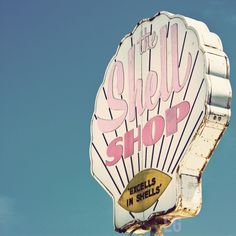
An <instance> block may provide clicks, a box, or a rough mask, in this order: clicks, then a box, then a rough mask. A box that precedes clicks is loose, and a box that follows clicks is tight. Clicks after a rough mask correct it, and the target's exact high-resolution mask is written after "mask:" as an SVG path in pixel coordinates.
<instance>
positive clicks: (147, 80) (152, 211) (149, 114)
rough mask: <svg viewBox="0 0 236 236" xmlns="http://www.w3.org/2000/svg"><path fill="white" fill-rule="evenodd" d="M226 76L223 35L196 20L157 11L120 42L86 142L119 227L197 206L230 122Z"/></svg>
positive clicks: (183, 213)
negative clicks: (206, 169) (208, 169)
mask: <svg viewBox="0 0 236 236" xmlns="http://www.w3.org/2000/svg"><path fill="white" fill-rule="evenodd" d="M228 79H229V62H228V58H227V56H226V55H225V53H224V52H223V49H222V44H221V41H220V39H219V37H218V36H217V35H215V34H213V33H211V32H209V30H208V28H207V26H206V25H205V24H204V23H202V22H199V21H196V20H192V19H190V18H186V17H183V16H179V15H172V14H170V13H167V12H161V13H159V14H157V15H156V16H155V17H153V18H151V19H147V20H143V21H141V22H140V23H139V24H138V25H137V26H136V28H135V29H134V30H133V32H132V33H130V34H129V35H127V36H126V37H125V38H124V39H123V40H122V42H121V43H120V45H119V47H118V49H117V52H116V53H115V55H114V57H113V58H112V59H111V61H110V63H109V65H108V67H107V70H106V73H105V76H104V81H103V83H102V85H101V87H100V89H99V91H98V94H97V99H96V104H95V109H94V115H93V118H92V122H91V149H90V154H91V163H92V167H91V170H92V173H93V175H94V176H95V177H96V179H97V180H98V181H99V182H100V183H101V184H102V186H103V187H104V188H105V189H106V190H107V191H108V193H109V194H110V195H111V196H112V197H113V201H114V222H115V227H116V229H117V230H118V231H120V232H123V231H131V230H132V229H134V228H135V229H136V228H137V229H138V228H139V229H138V230H139V232H140V231H143V230H149V226H150V225H151V224H152V223H151V222H154V223H155V222H161V220H163V222H164V223H166V224H168V223H169V222H171V221H173V220H174V219H175V218H179V217H189V216H194V215H196V214H197V213H198V212H199V210H200V207H201V182H200V181H201V178H200V176H201V173H202V171H203V169H204V167H205V166H206V164H207V163H208V161H209V158H210V156H211V155H212V151H213V150H214V149H215V147H216V145H217V143H218V141H219V139H220V137H221V136H222V133H223V132H224V130H225V128H226V127H227V125H228V122H229V117H230V98H231V87H230V83H229V80H228ZM164 223H163V224H164Z"/></svg>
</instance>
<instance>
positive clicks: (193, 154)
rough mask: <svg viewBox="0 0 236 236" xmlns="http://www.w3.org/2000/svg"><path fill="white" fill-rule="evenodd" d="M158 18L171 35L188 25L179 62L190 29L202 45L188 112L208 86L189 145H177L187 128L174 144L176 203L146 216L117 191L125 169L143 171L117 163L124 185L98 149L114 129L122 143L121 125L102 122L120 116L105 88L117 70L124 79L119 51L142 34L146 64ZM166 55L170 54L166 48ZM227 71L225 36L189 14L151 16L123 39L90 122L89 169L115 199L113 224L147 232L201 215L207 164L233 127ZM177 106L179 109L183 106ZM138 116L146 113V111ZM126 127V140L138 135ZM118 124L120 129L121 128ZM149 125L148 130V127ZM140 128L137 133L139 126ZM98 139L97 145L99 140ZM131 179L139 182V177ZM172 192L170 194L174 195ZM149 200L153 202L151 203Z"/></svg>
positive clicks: (190, 135) (190, 134)
mask: <svg viewBox="0 0 236 236" xmlns="http://www.w3.org/2000/svg"><path fill="white" fill-rule="evenodd" d="M159 19H160V20H161V19H164V20H165V21H166V27H163V28H162V29H163V32H167V34H168V33H169V31H170V30H172V31H171V33H170V34H172V35H174V34H175V32H176V27H175V25H176V24H177V23H176V22H180V23H179V24H183V27H185V29H186V31H185V33H184V32H182V31H181V32H180V33H179V35H180V34H181V37H182V38H181V40H182V41H183V46H182V50H179V51H181V52H179V54H180V55H181V56H180V59H179V61H178V63H179V64H180V61H181V59H182V53H183V50H184V49H183V48H184V44H185V41H187V39H186V35H187V32H191V34H193V35H194V37H196V40H197V44H198V45H197V46H198V51H197V53H196V56H195V57H194V58H192V59H191V60H192V61H191V70H190V71H189V76H188V77H189V78H190V79H191V76H192V73H193V69H194V66H195V64H196V61H197V58H198V57H201V63H202V64H201V68H202V71H201V73H199V75H201V76H202V78H199V84H198V86H199V85H200V86H199V87H198V88H193V89H195V90H196V97H195V99H192V101H191V102H192V103H191V109H190V108H189V110H188V112H189V113H190V115H191V112H192V111H193V112H194V110H195V109H197V108H196V107H195V108H194V105H195V102H196V101H197V100H196V99H197V97H198V95H199V94H200V93H201V88H202V86H205V87H204V89H205V92H204V97H203V98H202V99H203V101H202V102H203V103H202V104H203V106H204V109H203V110H202V111H201V113H199V117H198V119H197V122H196V123H195V124H193V126H194V127H193V129H192V131H191V130H190V131H189V137H186V140H187V142H186V143H185V145H182V144H179V143H180V142H181V140H182V136H183V133H184V132H182V135H181V134H179V136H178V141H179V140H180V141H179V142H178V141H176V145H177V146H179V145H182V147H181V148H182V151H181V152H180V153H179V156H178V158H177V159H176V162H175V163H173V159H172V161H171V160H170V165H169V168H168V170H171V169H173V171H172V173H171V171H170V173H171V174H173V173H174V174H173V175H172V178H173V179H174V186H175V192H174V193H175V194H176V196H175V203H174V204H172V207H169V208H168V207H167V208H166V209H165V208H164V207H162V208H163V209H164V210H162V211H160V209H159V210H157V211H155V210H154V211H151V212H147V213H146V215H145V214H144V215H143V217H142V216H141V215H138V214H140V213H137V217H136V215H135V214H134V212H131V211H129V208H128V210H125V209H124V208H123V209H122V207H121V206H119V204H118V202H119V201H118V200H119V198H120V196H121V195H122V192H121V191H120V190H119V186H122V185H123V189H125V188H128V187H129V183H130V182H131V179H132V178H128V177H129V176H128V174H127V169H128V172H129V171H130V172H133V177H134V178H135V176H136V175H139V172H141V171H140V170H138V169H137V170H135V171H134V169H132V168H131V167H130V169H129V168H127V169H126V168H124V171H123V172H121V170H119V167H120V166H118V165H116V166H115V167H114V172H117V173H116V174H117V176H118V177H117V178H118V179H120V180H121V183H120V185H118V183H117V182H116V180H115V179H114V178H113V173H114V172H112V171H110V169H109V168H110V166H113V165H114V163H115V161H116V160H115V158H114V160H113V162H112V161H110V162H109V161H108V159H107V156H106V154H107V153H109V151H107V153H105V154H104V153H103V154H102V153H101V151H100V150H99V149H101V148H100V146H101V144H100V141H101V140H102V141H101V142H104V147H106V148H107V147H109V145H110V144H109V141H108V138H110V133H113V135H114V134H115V137H116V143H118V141H121V140H123V139H122V138H121V139H118V136H119V135H118V133H117V130H118V129H113V130H112V129H111V128H109V127H108V126H106V125H103V123H104V124H105V122H103V120H102V119H101V118H100V117H101V116H103V114H105V113H107V114H108V115H109V116H110V119H111V120H114V118H115V117H119V116H120V113H119V112H118V111H115V110H112V103H110V104H109V101H108V100H109V96H113V95H114V94H112V93H110V94H109V91H108V89H106V88H107V87H109V84H108V82H107V81H108V77H109V76H110V77H111V75H113V76H114V74H115V73H117V76H118V74H119V76H121V77H119V78H123V77H122V72H123V71H120V72H119V69H117V68H119V66H120V65H119V64H118V62H117V61H119V52H120V51H122V50H124V51H125V52H126V51H127V50H125V47H126V42H127V41H130V42H131V48H132V47H133V44H134V43H133V41H135V40H136V42H138V40H137V38H135V34H136V35H138V34H139V35H141V38H140V41H139V45H141V46H140V55H141V56H140V59H138V60H140V63H141V65H142V67H143V64H145V62H143V60H142V57H143V55H144V54H145V53H146V52H148V51H150V52H151V50H152V49H153V48H154V47H155V46H156V43H157V40H159V41H161V40H162V39H161V35H158V36H159V38H158V39H157V38H156V39H155V35H154V32H153V31H152V30H153V29H152V23H153V22H156V21H158V20H159ZM150 26H151V28H150V31H147V28H149V27H150ZM165 30H166V31H165ZM137 32H138V34H137ZM167 37H168V36H167ZM172 39H173V40H172V41H173V42H175V41H176V40H177V39H175V38H174V36H172ZM142 40H144V41H145V40H149V43H148V44H145V42H144V44H143V42H142ZM194 40H195V39H194ZM194 42H195V41H194ZM194 42H193V44H194ZM162 44H165V41H163V40H162ZM177 44H178V42H177ZM137 45H138V43H137ZM195 46H196V45H195ZM195 46H193V47H195ZM189 48H190V50H191V47H190V46H189ZM160 50H162V49H160ZM173 50H174V43H172V52H171V53H172V54H173ZM166 53H167V56H168V51H167V52H166ZM122 55H123V54H122ZM129 55H131V56H132V51H130V52H129ZM164 55H165V53H164ZM131 56H130V57H131ZM172 58H173V56H172ZM129 59H130V58H128V59H124V60H125V61H126V63H127V64H129V63H131V64H132V61H131V62H130V60H129ZM173 60H174V59H172V62H173ZM183 60H185V61H187V60H188V59H187V56H185V59H183ZM114 63H116V64H115V65H116V67H114ZM149 63H150V54H149ZM186 64H187V63H186ZM189 64H190V63H189ZM173 65H174V62H173V63H172V67H173ZM167 66H169V64H168V63H167ZM112 68H113V71H112ZM163 68H164V67H163ZM163 68H162V71H163ZM125 70H126V71H128V72H127V73H129V76H132V71H131V72H129V68H128V69H127V68H126V69H124V71H125ZM135 70H139V68H135ZM111 71H112V72H111ZM149 71H150V66H149ZM172 71H173V68H172ZM137 73H139V72H137ZM140 73H142V72H140ZM229 74H230V71H229V60H228V57H227V55H226V54H225V53H224V52H223V47H222V43H221V40H220V39H219V37H218V36H217V35H216V34H214V33H211V32H210V31H209V29H208V28H207V26H206V25H205V24H204V23H202V22H200V21H196V20H193V19H190V18H188V17H184V16H181V15H174V14H171V13H169V12H160V13H158V14H157V15H155V16H154V17H152V18H149V19H144V20H142V21H140V22H139V23H138V24H137V26H136V27H135V29H134V30H133V31H132V32H131V33H130V34H128V35H127V36H125V37H124V39H123V40H122V41H121V43H120V45H119V47H118V49H117V51H116V53H115V55H114V57H113V58H112V59H111V61H110V63H109V65H108V67H107V71H106V73H105V76H104V81H103V83H102V85H101V87H100V89H99V91H98V96H97V99H96V103H95V108H94V114H93V117H92V121H91V145H90V158H91V172H92V175H93V176H94V177H95V178H96V179H97V180H98V182H99V183H100V184H101V185H102V186H103V187H104V188H105V190H106V191H107V192H108V193H109V194H110V195H111V196H112V198H113V202H114V212H115V216H114V223H115V228H116V230H117V231H118V232H137V233H142V232H145V231H147V230H151V229H152V228H153V226H154V225H156V224H158V225H161V227H166V226H168V225H170V224H171V222H173V221H174V220H175V219H179V218H185V217H192V216H195V215H197V214H198V213H199V211H200V209H201V205H202V196H201V194H202V190H201V177H202V173H203V171H204V169H205V167H206V165H207V164H208V162H209V160H210V157H211V156H212V154H213V151H214V150H215V148H216V146H217V144H218V143H219V141H220V139H221V137H222V135H223V133H224V131H225V130H226V128H227V126H228V125H229V120H230V115H231V112H230V106H231V98H232V91H231V86H230V82H229ZM150 77H151V75H150ZM146 80H148V79H146ZM151 80H152V81H153V79H150V81H151ZM196 81H197V79H196ZM150 83H151V82H150ZM111 86H113V84H112V83H111ZM117 86H118V85H117ZM151 86H152V85H151ZM188 86H189V83H186V85H185V87H187V89H188ZM176 87H177V88H178V85H176ZM119 89H120V93H119V95H121V97H120V99H121V100H123V97H122V88H119V86H118V90H119ZM147 91H148V93H151V91H152V88H149V90H147ZM186 91H187V90H186ZM127 93H128V92H127ZM185 93H186V92H185ZM163 94H164V92H163ZM173 94H174V92H173ZM173 94H172V97H171V105H170V108H171V107H172V100H173V96H174V95H173ZM176 94H177V92H176ZM102 96H103V98H101V97H102ZM199 96H203V95H201V94H200V95H199ZM184 97H186V94H185V95H184ZM116 99H117V98H116ZM168 99H169V98H167V99H166V101H167V100H168ZM150 100H151V99H150ZM164 100H165V98H164ZM106 103H108V104H109V105H107V104H106ZM120 103H121V102H120ZM151 103H152V102H151V101H150V102H149V104H148V105H147V106H149V107H151V105H152V104H151ZM123 105H124V104H123ZM136 105H137V104H136ZM182 105H183V106H184V105H186V109H187V104H181V106H182ZM121 106H122V104H120V107H121ZM123 107H124V106H123ZM178 108H179V110H180V106H179V107H178ZM176 110H177V108H176ZM134 111H135V113H133V114H136V128H138V126H137V123H138V122H139V121H138V119H137V107H136V108H135V110H134ZM113 112H114V113H113ZM179 112H180V111H179ZM183 112H184V109H183ZM140 114H141V108H140ZM190 115H189V116H190ZM140 116H142V114H141V115H140ZM176 116H177V115H176ZM179 116H180V115H179ZM189 116H187V115H186V117H185V118H186V119H187V122H186V123H185V124H187V123H188V119H189V118H188V117H189ZM130 117H131V118H130V120H131V121H132V122H134V123H135V120H134V119H133V120H132V114H130ZM147 117H148V111H147ZM149 118H150V117H149ZM149 118H147V121H149ZM106 119H107V118H106ZM117 119H118V118H117ZM127 119H128V118H127ZM99 122H100V127H103V130H102V131H101V129H100V130H99V128H98V127H99V124H98V123H99ZM117 122H118V121H117ZM140 122H141V121H140ZM158 122H159V123H158V124H161V119H159V120H158ZM179 122H180V118H179ZM141 124H143V122H141ZM112 125H113V127H115V124H114V122H113V123H112V124H109V126H110V127H112ZM122 125H123V126H124V127H125V126H126V132H127V135H126V136H127V140H129V139H130V138H133V139H134V133H132V132H129V130H128V129H127V120H126V119H125V121H124V122H123V123H122ZM134 126H135V124H134ZM145 127H146V126H145ZM181 127H182V126H181ZM118 128H119V129H120V126H119V127H118ZM172 128H173V127H172ZM185 128H186V125H185V126H184V125H183V127H182V130H185ZM146 129H148V127H147V128H146ZM170 129H171V127H170ZM113 131H114V132H113ZM137 132H139V130H138V131H137ZM142 132H145V130H144V131H143V130H142ZM167 132H168V131H167ZM176 132H177V131H176ZM132 135H133V136H132ZM142 137H143V139H145V137H144V136H142ZM160 137H161V136H160ZM173 137H174V135H172V136H171V138H170V141H169V143H168V144H170V145H169V149H171V148H170V147H171V143H172V140H173ZM125 138H126V137H124V139H125ZM136 141H137V140H136ZM144 141H145V140H144ZM96 142H97V143H98V144H96ZM159 142H160V143H161V139H160V140H159ZM146 144H147V145H148V144H149V143H148V139H146ZM142 145H143V144H142ZM123 148H125V147H123ZM136 149H137V147H136ZM140 149H141V148H140ZM169 149H167V154H169V151H170V150H169ZM122 150H123V149H122ZM117 151H118V149H117ZM139 151H140V150H138V151H137V152H138V153H139ZM111 152H112V149H111ZM144 152H145V148H144V151H143V152H141V153H144ZM173 152H174V151H173ZM127 153H128V154H127V155H130V153H131V154H133V153H132V150H129V148H127ZM175 154H176V153H174V155H175ZM104 155H105V156H104ZM114 155H115V154H114ZM125 155H126V154H125V153H123V156H121V157H120V159H119V160H118V159H117V160H118V161H120V164H121V166H122V162H123V164H124V166H125V163H127V161H128V160H127V159H126V157H125V158H124V156H125ZM130 156H131V157H132V155H130ZM141 156H142V155H141V154H140V156H139V155H138V158H140V157H141ZM130 161H131V164H132V161H134V160H133V159H132V158H131V159H130ZM98 162H99V163H98ZM167 162H168V161H167ZM116 163H117V162H116ZM116 163H115V164H116ZM131 164H130V165H131ZM165 164H166V160H165V162H164V163H163V166H165ZM145 165H146V164H145ZM132 167H133V164H132ZM145 167H146V166H145ZM120 169H121V168H120ZM143 169H148V168H143ZM162 169H164V168H162ZM125 172H126V177H127V183H124V180H123V179H122V175H125ZM134 172H135V173H134ZM175 173H176V174H175ZM104 176H106V177H104ZM131 176H132V175H131ZM124 178H125V177H124ZM137 178H140V176H138V177H137ZM158 178H159V177H158ZM145 181H147V180H145ZM133 182H135V180H134V181H133ZM172 182H173V181H172ZM143 183H144V182H143ZM143 183H142V182H140V184H139V185H136V187H137V186H138V187H140V186H141V185H143V186H144V185H145V186H146V185H148V184H147V183H146V182H145V184H143ZM149 184H150V183H149ZM155 184H156V180H155ZM110 185H113V186H112V187H111V188H110ZM150 185H151V184H150ZM127 186H128V187H127ZM141 188H142V187H141ZM143 188H148V187H147V186H146V187H143ZM172 188H174V187H172ZM128 189H129V190H127V189H126V192H123V194H124V193H125V194H126V195H127V191H130V193H131V190H130V188H128ZM115 191H116V194H115V195H114V192H115ZM137 191H138V190H137ZM161 191H162V190H161ZM164 191H165V190H163V191H162V192H164ZM117 192H118V193H117ZM170 193H171V192H170ZM170 193H168V194H170ZM172 194H173V192H172ZM165 195H166V194H165ZM149 196H150V194H149ZM158 197H159V196H158ZM164 198H166V196H164ZM120 202H121V201H120ZM132 204H133V203H132ZM148 204H149V205H150V202H149V203H148ZM127 205H128V203H127ZM141 211H142V210H141ZM125 212H126V213H125ZM137 212H138V210H137ZM143 212H145V209H144V210H143ZM119 218H122V220H120V219H119Z"/></svg>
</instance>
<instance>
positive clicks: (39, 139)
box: [0, 0, 236, 236]
mask: <svg viewBox="0 0 236 236" xmlns="http://www.w3.org/2000/svg"><path fill="white" fill-rule="evenodd" d="M235 9H236V2H235V1H233V0H222V1H219V0H207V1H206V0H205V1H202V0H199V1H189V0H181V1H177V0H165V1H158V0H146V1H141V0H128V1H122V0H119V1H118V0H116V1H114V0H109V1H108V0H100V1H91V0H86V1H85V0H41V1H36V0H21V1H16V0H0V114H1V115H0V130H1V135H0V143H1V148H0V235H3V236H88V235H97V236H100V235H101V236H108V235H109V236H111V235H114V236H115V235H118V234H117V233H116V232H114V230H113V223H112V221H113V220H112V201H111V199H110V197H109V196H108V195H107V193H106V192H105V191H104V190H103V189H102V188H101V187H100V186H99V185H98V183H97V182H96V181H95V180H94V179H93V178H92V177H91V174H90V161H89V142H90V119H91V116H92V112H93V106H94V100H95V96H96V93H97V90H98V88H99V85H100V84H101V82H102V79H103V74H104V71H105V69H106V66H107V63H108V62H109V60H110V58H111V57H112V56H113V54H114V52H115V50H116V48H117V45H118V44H119V42H120V40H121V39H122V38H123V37H124V35H125V34H127V33H128V32H130V31H131V30H132V29H133V28H134V26H135V24H136V23H137V22H138V21H139V20H141V19H143V18H147V17H151V16H153V15H154V14H155V13H156V12H158V11H162V10H165V11H170V12H172V13H178V14H182V15H186V16H190V17H192V18H195V19H198V20H202V21H204V22H205V23H207V25H208V26H209V28H210V30H211V31H213V32H215V33H217V34H218V35H219V36H220V37H221V39H222V42H223V45H224V50H225V52H226V53H227V54H228V56H229V58H230V62H231V83H232V87H233V91H234V88H235V86H236V83H235V79H234V78H235V77H236V69H235V68H236V67H235V63H236V56H235V55H236V44H235V42H236V32H235V28H236V10H235ZM233 108H234V104H233ZM235 133H236V120H235V111H234V109H233V110H232V119H231V125H230V127H229V129H228V130H227V132H226V134H225V136H224V137H223V139H222V142H221V143H220V145H219V146H218V149H217V150H216V151H215V153H214V156H213V158H212V160H211V161H210V163H209V165H208V167H207V169H206V172H205V173H204V175H203V208H202V211H201V213H200V215H199V216H198V217H196V218H193V219H186V220H182V221H181V232H180V233H173V230H170V231H172V232H167V233H166V235H181V236H187V235H188V236H189V235H193V236H197V235H208V236H209V235H217V236H218V235H223V236H234V235H236V230H235V223H234V219H235V217H236V207H235V199H236V189H235V186H236V178H235V177H236V174H235V166H236V160H235V156H234V154H235V152H236V145H235V137H236V136H235Z"/></svg>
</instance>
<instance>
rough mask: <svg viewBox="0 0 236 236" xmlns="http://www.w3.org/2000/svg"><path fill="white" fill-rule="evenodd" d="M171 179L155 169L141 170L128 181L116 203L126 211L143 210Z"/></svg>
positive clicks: (150, 204)
mask: <svg viewBox="0 0 236 236" xmlns="http://www.w3.org/2000/svg"><path fill="white" fill-rule="evenodd" d="M171 179H172V178H171V177H170V176H169V175H167V174H165V173H163V172H161V171H159V170H156V169H146V170H143V171H141V172H139V173H138V174H137V175H135V176H134V178H133V179H132V180H131V181H130V182H129V184H128V185H127V187H126V189H125V191H124V192H123V194H122V195H121V197H120V199H119V201H118V203H119V205H120V206H122V207H123V208H124V209H126V210H127V211H130V212H135V213H138V212H143V211H145V210H146V209H148V208H149V207H150V206H152V205H153V204H154V203H155V202H156V201H157V200H158V199H159V198H160V196H161V195H162V193H163V192H164V191H165V189H166V188H167V186H168V185H169V183H170V181H171Z"/></svg>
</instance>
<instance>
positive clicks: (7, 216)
mask: <svg viewBox="0 0 236 236" xmlns="http://www.w3.org/2000/svg"><path fill="white" fill-rule="evenodd" d="M15 223H16V212H15V201H14V199H12V198H9V197H6V196H1V195H0V229H6V228H8V227H10V226H11V225H13V224H15Z"/></svg>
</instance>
